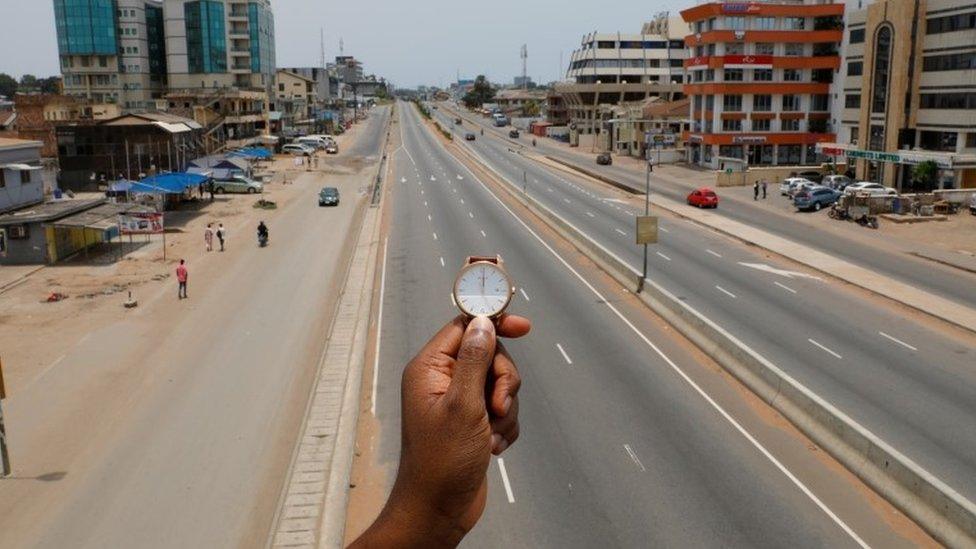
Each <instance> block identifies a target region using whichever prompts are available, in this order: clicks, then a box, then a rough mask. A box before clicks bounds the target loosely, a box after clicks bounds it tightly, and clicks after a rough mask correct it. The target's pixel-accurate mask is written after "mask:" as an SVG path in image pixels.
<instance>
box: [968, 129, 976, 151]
mask: <svg viewBox="0 0 976 549" xmlns="http://www.w3.org/2000/svg"><path fill="white" fill-rule="evenodd" d="M966 148H967V149H976V133H967V134H966Z"/></svg>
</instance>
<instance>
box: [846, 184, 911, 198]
mask: <svg viewBox="0 0 976 549" xmlns="http://www.w3.org/2000/svg"><path fill="white" fill-rule="evenodd" d="M858 193H866V194H869V195H871V196H898V191H897V190H896V189H893V188H891V187H885V186H884V185H882V184H880V183H873V182H871V181H858V182H857V183H852V184H850V185H848V186H847V187H845V188H844V194H858Z"/></svg>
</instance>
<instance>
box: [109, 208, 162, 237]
mask: <svg viewBox="0 0 976 549" xmlns="http://www.w3.org/2000/svg"><path fill="white" fill-rule="evenodd" d="M119 232H121V233H122V234H160V233H162V232H163V214H161V213H156V212H125V213H121V214H119Z"/></svg>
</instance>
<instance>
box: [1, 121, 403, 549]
mask: <svg viewBox="0 0 976 549" xmlns="http://www.w3.org/2000/svg"><path fill="white" fill-rule="evenodd" d="M386 116H387V114H386V113H384V111H383V110H381V111H380V112H378V113H376V114H375V115H374V116H373V117H372V118H371V119H370V120H369V121H368V122H366V124H367V127H366V128H363V134H362V135H361V137H363V138H364V139H366V140H369V141H370V142H373V143H378V142H380V141H379V140H378V138H377V137H376V136H377V135H382V134H383V122H384V120H385V118H386ZM294 184H295V186H296V187H301V189H300V193H301V194H300V196H299V197H296V198H295V200H294V201H292V202H290V203H289V204H288V205H287V206H285V207H283V208H281V209H279V210H277V211H275V212H268V213H267V215H266V217H265V219H266V220H267V221H268V222H269V226H270V229H271V244H270V246H269V247H268V248H265V249H259V248H258V247H257V246H256V243H255V240H254V238H255V237H254V235H253V226H250V224H248V225H249V226H248V227H240V228H239V229H238V230H236V231H235V229H233V228H232V229H231V230H230V232H229V234H228V250H227V251H226V252H224V253H218V252H214V253H212V254H210V255H209V256H208V257H206V259H202V260H201V261H197V262H191V263H190V284H189V299H188V300H185V301H179V302H178V301H177V300H176V285H175V282H168V283H167V284H166V285H165V286H164V287H161V288H159V289H158V290H157V291H156V293H155V294H149V293H148V290H142V291H141V292H140V291H137V297H139V299H140V308H139V309H137V310H135V311H133V312H131V313H127V314H125V315H124V316H122V315H121V313H120V317H121V319H120V321H119V322H117V323H114V324H112V325H109V326H107V327H105V328H103V329H100V330H95V331H93V332H92V333H91V334H90V335H89V336H88V337H87V338H86V339H85V340H83V342H82V343H81V344H79V345H78V346H76V347H75V348H73V349H71V351H70V352H69V353H68V354H67V355H66V356H65V357H64V359H63V360H62V361H60V362H59V363H58V364H57V365H56V366H57V367H55V368H52V369H51V370H50V371H48V372H47V373H46V375H45V376H44V378H43V379H41V380H40V381H39V382H38V383H35V384H33V385H31V386H30V387H28V388H27V389H26V390H25V391H23V392H20V393H18V394H15V395H13V396H12V398H10V399H9V400H8V401H6V402H5V409H4V411H5V413H6V414H7V426H8V429H9V434H10V440H11V443H12V444H13V445H14V456H15V459H16V460H17V461H16V463H15V466H16V468H17V469H16V474H15V476H14V478H11V479H5V480H2V481H0V532H2V534H0V547H11V548H14V547H16V548H21V547H37V548H64V547H72V548H87V547H92V548H95V547H97V548H105V547H120V548H121V547H139V548H152V547H160V548H162V547H167V548H169V547H263V546H264V544H265V542H266V540H267V536H268V529H269V528H270V526H271V522H272V517H273V514H274V512H275V509H276V507H277V501H278V495H279V493H280V489H281V486H282V484H283V482H284V478H285V474H286V472H287V468H288V466H289V464H290V460H291V456H292V450H293V448H294V442H295V437H296V436H297V433H298V428H299V427H300V424H301V420H302V416H303V414H304V411H305V402H306V400H307V397H308V394H309V384H310V383H311V381H312V380H313V379H314V374H315V370H316V367H317V365H318V360H319V356H320V353H321V350H322V348H323V345H324V343H325V338H326V335H327V332H328V321H329V318H330V317H331V314H332V312H333V308H334V302H335V299H336V297H337V293H338V288H337V285H338V284H339V283H341V276H342V275H343V274H344V272H345V271H344V267H343V265H342V262H341V261H340V258H341V257H342V255H343V254H342V253H341V252H342V250H343V248H344V245H345V244H344V243H345V242H346V240H347V236H348V237H349V238H353V240H354V239H355V235H352V236H349V232H350V228H351V227H353V226H355V224H354V223H353V220H354V214H355V212H356V211H358V205H361V204H362V202H363V200H364V197H362V196H360V195H358V187H359V184H360V182H359V181H357V180H356V178H355V177H352V176H330V177H329V184H331V185H335V186H338V187H339V188H340V190H341V192H342V196H343V201H342V204H341V205H340V206H339V207H337V208H319V207H318V205H317V201H316V196H317V193H318V190H319V189H320V188H321V186H323V185H324V184H325V178H324V177H321V176H318V177H317V176H316V175H313V174H302V175H301V176H300V177H299V178H298V179H297V180H296V181H295V183H294ZM201 242H202V240H201ZM201 247H202V243H201ZM120 311H121V308H120ZM37 343H38V345H40V344H42V342H37Z"/></svg>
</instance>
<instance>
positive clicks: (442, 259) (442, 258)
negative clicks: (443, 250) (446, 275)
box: [441, 256, 444, 267]
mask: <svg viewBox="0 0 976 549" xmlns="http://www.w3.org/2000/svg"><path fill="white" fill-rule="evenodd" d="M443 266H444V257H443V256H441V267H443Z"/></svg>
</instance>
